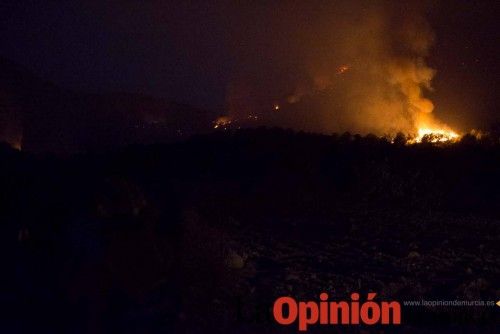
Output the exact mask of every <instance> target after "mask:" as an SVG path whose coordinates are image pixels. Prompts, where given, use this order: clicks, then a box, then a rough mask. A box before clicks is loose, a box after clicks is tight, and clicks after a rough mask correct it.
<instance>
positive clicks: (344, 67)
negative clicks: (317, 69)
mask: <svg viewBox="0 0 500 334" xmlns="http://www.w3.org/2000/svg"><path fill="white" fill-rule="evenodd" d="M349 69H350V67H349V66H348V65H342V66H340V67H339V68H338V69H337V74H344V73H345V72H347V71H349Z"/></svg>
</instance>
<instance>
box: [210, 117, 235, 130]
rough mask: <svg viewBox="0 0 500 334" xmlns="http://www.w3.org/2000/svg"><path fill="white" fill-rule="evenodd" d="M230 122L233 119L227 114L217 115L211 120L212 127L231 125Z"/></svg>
mask: <svg viewBox="0 0 500 334" xmlns="http://www.w3.org/2000/svg"><path fill="white" fill-rule="evenodd" d="M232 122H233V121H232V120H231V118H229V117H228V116H222V117H219V118H217V119H216V120H215V121H214V122H213V124H214V129H219V128H226V127H228V126H229V125H231V123H232Z"/></svg>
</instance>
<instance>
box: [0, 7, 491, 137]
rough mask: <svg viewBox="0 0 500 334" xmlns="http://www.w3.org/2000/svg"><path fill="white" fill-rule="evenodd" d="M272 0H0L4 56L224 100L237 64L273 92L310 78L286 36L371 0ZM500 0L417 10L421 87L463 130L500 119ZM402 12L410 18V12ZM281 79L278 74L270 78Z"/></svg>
mask: <svg viewBox="0 0 500 334" xmlns="http://www.w3.org/2000/svg"><path fill="white" fill-rule="evenodd" d="M272 3H273V2H264V1H256V2H255V1H252V2H250V1H249V2H247V3H246V4H238V5H237V4H235V2H232V1H227V2H224V1H222V2H210V1H190V2H187V1H186V2H185V1H105V2H104V1H43V2H42V1H10V0H4V1H2V2H1V4H0V13H1V14H0V15H1V21H0V38H1V41H2V43H1V46H0V55H1V56H3V57H5V58H8V59H10V60H13V61H15V62H17V63H19V64H21V65H23V66H25V67H26V68H28V69H30V70H33V72H35V73H36V74H37V75H39V76H40V77H43V78H45V79H48V80H51V81H53V82H55V83H57V84H58V85H60V86H62V87H67V88H72V89H78V90H85V91H99V92H113V91H127V92H138V93H143V94H148V95H153V96H158V97H164V98H168V99H170V100H173V101H178V102H183V103H188V104H190V105H193V106H197V107H202V108H207V109H217V108H225V107H226V106H227V104H228V94H229V93H228V92H229V91H230V90H231V87H234V84H235V80H238V79H237V78H238V77H239V76H241V75H240V74H241V73H247V74H248V73H251V74H252V80H254V81H257V82H259V83H258V85H257V86H259V87H260V88H259V89H261V90H262V91H264V92H265V93H266V94H271V95H272V94H274V93H275V92H277V94H276V95H279V94H281V92H279V91H278V90H276V89H275V87H278V86H279V87H285V88H284V90H283V91H285V90H286V89H288V90H293V87H292V88H290V87H288V86H287V85H286V84H282V82H283V81H287V82H292V81H294V80H298V79H297V78H300V77H301V76H303V75H302V74H300V73H299V74H297V73H294V74H293V75H290V71H289V69H290V68H294V67H296V68H301V66H302V65H303V64H301V63H300V59H302V58H305V57H306V56H307V55H306V53H305V52H304V49H303V48H302V45H301V44H300V43H293V42H292V43H289V41H288V40H295V39H296V37H297V36H298V35H301V34H302V35H303V36H302V37H300V38H302V39H300V38H299V40H302V41H307V40H314V38H315V36H316V35H317V31H321V32H325V33H326V32H327V31H326V30H325V29H327V28H325V26H324V25H323V26H321V27H319V28H317V29H318V30H315V29H316V27H315V26H313V25H310V22H313V21H315V20H318V21H321V20H325V18H327V16H328V15H330V14H329V13H330V12H331V13H332V14H331V15H332V21H334V20H338V18H339V17H340V16H341V15H343V14H342V13H341V14H339V13H337V12H335V11H336V8H338V11H340V12H342V11H345V12H346V16H347V20H350V17H351V16H352V17H353V18H355V17H357V16H356V15H358V12H361V11H363V10H364V9H365V7H364V6H365V4H369V3H370V2H369V1H357V4H356V5H355V6H354V5H353V6H350V5H345V1H344V2H343V3H344V4H343V5H342V6H340V5H339V6H338V7H337V6H336V3H335V2H334V1H332V2H331V3H330V4H328V5H325V4H324V2H322V1H282V2H280V3H279V4H272ZM371 3H373V2H371ZM381 3H382V4H385V3H387V1H381ZM494 3H495V2H494V1H439V2H429V5H428V6H426V9H425V10H423V11H422V12H423V13H424V14H423V15H424V16H425V19H426V20H427V21H428V22H429V25H430V27H431V29H432V31H433V33H434V35H435V38H434V42H433V44H432V46H431V47H430V50H429V55H428V57H427V58H426V61H427V63H428V65H429V66H430V67H431V68H433V69H435V70H436V75H435V77H434V79H433V80H432V86H433V89H434V90H433V91H432V92H428V93H426V95H427V96H429V97H431V99H432V100H433V102H434V104H435V106H436V108H435V113H436V114H437V115H438V117H439V118H440V119H443V120H444V121H445V122H447V123H448V124H450V125H451V126H456V127H459V128H461V129H463V130H467V128H473V127H481V126H483V127H484V126H488V125H489V124H491V123H492V122H494V121H497V120H499V119H500V118H499V115H498V112H497V110H498V107H497V106H498V102H499V98H498V94H497V92H498V78H499V77H500V70H499V66H498V56H497V55H498V53H499V51H500V49H499V48H500V47H499V38H498V37H499V34H498V19H499V17H500V16H499V15H498V10H497V9H496V8H495V7H498V6H494ZM404 10H405V11H407V13H406V14H407V15H408V16H409V17H411V15H412V14H411V12H408V11H410V10H411V9H404ZM353 20H354V19H353ZM272 22H277V23H276V24H274V23H272ZM352 24H353V25H355V24H356V22H355V21H353V22H352ZM288 27H289V28H290V29H289V30H288ZM334 28H335V24H334ZM328 29H329V28H328ZM332 29H333V28H332ZM396 29H397V28H396ZM287 32H289V34H288V33H287ZM320 35H321V34H320ZM327 35H328V34H325V36H327ZM304 36H307V37H304ZM321 36H322V35H321ZM321 36H319V37H318V38H321ZM275 46H285V48H281V50H282V51H280V48H279V47H275ZM329 48H331V49H329ZM329 48H327V51H329V50H336V49H335V48H336V46H335V45H333V46H329ZM295 50H296V52H295ZM312 52H313V54H314V52H316V51H314V50H313V51H312ZM335 52H337V51H335ZM318 53H319V51H318ZM289 54H296V56H295V57H290V56H289ZM326 58H327V57H326ZM332 58H333V57H332ZM332 63H335V64H334V65H333V66H337V65H338V64H342V60H339V61H338V62H337V60H334V61H332ZM337 63H338V64H337ZM277 67H280V68H279V69H278V70H276V68H277ZM275 70H276V72H274V71H275ZM283 73H285V74H283ZM247 77H248V76H247ZM274 77H280V79H277V81H276V82H274V81H273V79H272V78H274ZM235 78H236V79H235ZM270 78H271V79H270ZM245 82H248V81H245ZM283 94H285V93H283ZM262 95H263V94H262V92H260V96H262ZM283 96H284V95H283ZM277 98H280V96H277Z"/></svg>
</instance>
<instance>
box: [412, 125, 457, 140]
mask: <svg viewBox="0 0 500 334" xmlns="http://www.w3.org/2000/svg"><path fill="white" fill-rule="evenodd" d="M459 138H460V135H458V134H457V133H456V132H455V131H453V130H451V129H444V128H427V127H423V128H419V129H418V132H417V136H416V137H415V139H414V140H413V142H415V143H421V142H422V141H424V140H427V141H428V142H431V143H445V142H453V141H456V140H458V139H459Z"/></svg>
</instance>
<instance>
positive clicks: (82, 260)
mask: <svg viewBox="0 0 500 334" xmlns="http://www.w3.org/2000/svg"><path fill="white" fill-rule="evenodd" d="M0 161H1V164H0V182H1V189H2V191H1V198H0V199H1V203H2V211H1V220H2V225H1V226H2V233H1V236H2V242H1V245H2V248H3V249H2V254H3V255H4V257H5V260H4V261H3V267H2V281H3V282H2V284H1V294H0V295H1V297H2V304H3V305H4V306H7V307H6V310H5V311H3V312H2V317H3V318H4V319H3V320H2V321H1V322H0V326H1V328H0V331H1V332H2V333H27V332H36V333H57V332H61V333H98V332H104V333H170V332H179V333H207V332H212V331H216V332H219V333H256V332H260V333H272V332H295V330H296V327H295V326H292V327H288V328H282V327H280V326H278V325H276V324H274V323H273V321H272V319H271V318H270V315H271V313H270V311H269V310H270V308H271V307H272V303H273V301H274V300H275V299H276V298H277V297H279V296H283V295H291V296H293V297H294V298H296V299H297V300H304V301H305V300H317V296H318V295H319V293H320V292H323V291H326V292H328V293H329V295H330V297H331V298H332V299H335V300H339V299H347V297H348V296H349V294H350V293H351V292H360V293H361V295H362V296H366V293H367V292H369V291H374V292H377V294H378V298H380V300H398V301H400V302H403V301H407V300H420V299H425V300H440V299H443V300H456V299H458V300H485V301H486V300H488V301H490V300H491V301H497V300H499V299H500V288H499V285H498V283H499V282H500V260H499V250H500V247H499V245H498V244H499V241H500V225H499V219H500V206H499V205H498V203H500V169H499V168H498V166H500V145H499V144H498V140H497V139H495V138H494V137H488V138H484V139H482V140H477V139H475V138H472V137H466V138H464V139H463V140H462V141H461V142H460V143H456V144H450V145H440V146H433V145H431V144H428V143H423V144H419V145H411V146H405V145H403V144H402V143H398V142H396V143H394V144H390V143H388V142H387V141H385V140H383V139H379V138H376V137H374V136H367V137H359V136H351V135H349V134H344V135H342V136H320V135H310V134H301V133H293V132H291V131H285V130H279V129H256V130H242V131H238V132H221V133H214V134H212V135H208V136H203V137H195V138H192V139H190V140H188V141H186V142H181V143H176V144H169V145H157V146H154V145H153V146H135V147H129V148H126V149H123V150H121V151H115V152H101V153H92V154H90V153H89V154H80V155H77V156H71V157H64V158H62V157H55V156H40V155H38V156H35V155H30V154H27V153H23V152H17V151H13V150H10V149H9V148H7V147H4V148H3V149H2V150H1V152H0ZM499 311H500V308H498V307H496V306H495V307H452V308H443V307H441V308H440V307H435V308H424V307H403V311H402V317H403V324H402V325H401V326H399V327H376V328H367V327H355V326H352V327H347V328H344V327H339V328H334V327H330V326H327V327H325V328H322V331H323V332H328V333H336V332H362V333H368V332H376V333H382V332H383V333H392V332H409V333H418V332H425V333H439V332H449V333H460V332H477V333H487V332H495V330H498V325H499V313H498V312H499ZM316 330H317V328H312V327H311V331H312V332H315V331H316Z"/></svg>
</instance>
